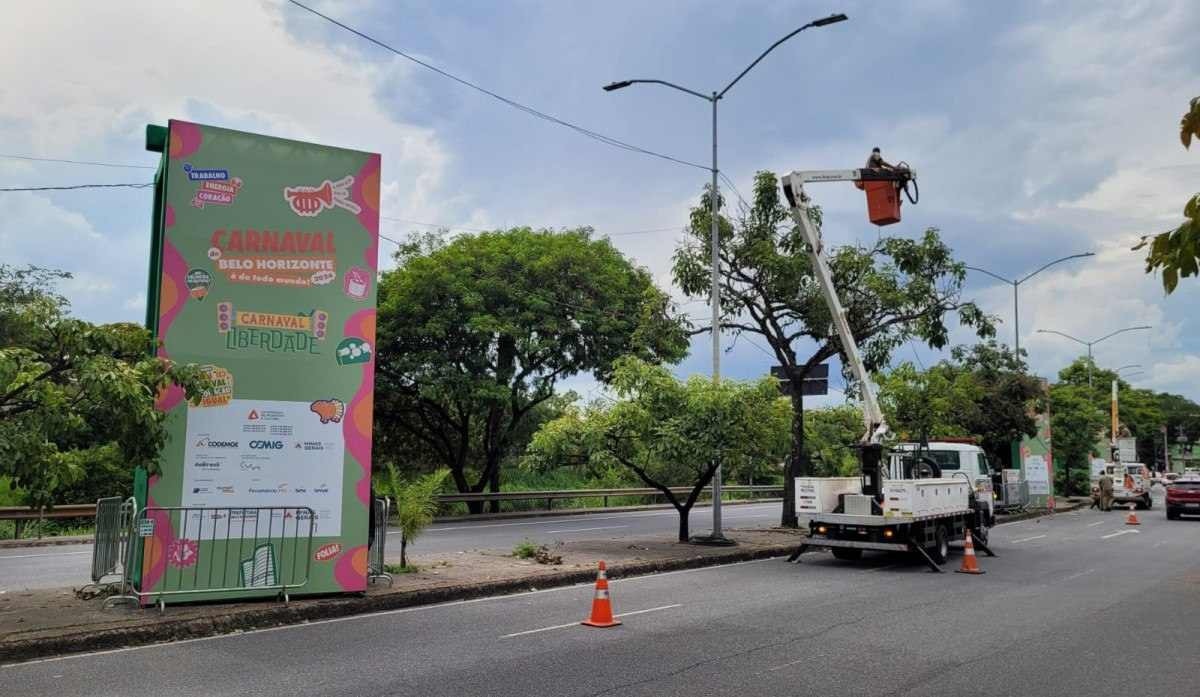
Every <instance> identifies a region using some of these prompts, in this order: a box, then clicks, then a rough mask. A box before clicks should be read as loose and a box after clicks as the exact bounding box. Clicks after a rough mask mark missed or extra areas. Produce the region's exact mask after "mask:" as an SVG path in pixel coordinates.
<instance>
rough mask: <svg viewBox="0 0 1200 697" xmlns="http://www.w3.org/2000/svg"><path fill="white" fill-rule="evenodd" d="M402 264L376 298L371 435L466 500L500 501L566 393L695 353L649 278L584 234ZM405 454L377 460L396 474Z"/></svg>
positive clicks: (484, 241)
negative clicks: (590, 379) (432, 462)
mask: <svg viewBox="0 0 1200 697" xmlns="http://www.w3.org/2000/svg"><path fill="white" fill-rule="evenodd" d="M396 260H397V262H398V266H397V268H396V269H395V270H393V271H390V272H386V273H385V274H384V275H383V278H382V280H381V282H380V286H379V336H380V341H379V355H378V358H377V360H378V363H377V366H376V369H377V373H376V395H377V397H376V408H375V418H376V423H378V424H380V425H381V426H382V428H381V432H383V433H385V434H387V433H389V432H390V433H392V434H393V435H394V434H395V433H396V432H400V433H403V434H405V438H407V439H408V440H409V441H410V442H413V441H416V442H420V443H422V444H423V446H422V447H424V448H425V449H426V451H427V452H428V453H432V454H433V455H435V456H436V461H437V463H438V464H439V465H440V466H445V467H446V468H448V469H449V470H450V476H451V478H452V479H453V480H454V484H455V486H456V487H457V489H458V490H459V491H462V492H467V491H473V492H479V491H483V490H484V489H485V488H488V487H490V488H491V490H492V491H499V489H500V467H501V463H502V461H503V460H504V459H505V457H507V456H510V455H513V454H515V453H516V447H515V446H517V445H519V443H518V441H519V440H520V439H519V436H520V432H521V429H522V428H523V427H524V425H525V424H526V423H527V420H528V419H529V418H530V416H531V414H532V413H533V412H534V410H535V409H537V407H538V405H540V404H543V403H545V402H547V400H550V399H551V398H552V397H553V396H554V387H555V385H556V384H557V383H558V381H559V380H562V379H563V378H566V377H569V376H571V375H576V374H579V373H591V374H592V375H594V376H595V377H596V378H597V379H600V380H606V379H608V378H609V377H610V375H611V372H612V364H613V361H614V360H615V359H616V358H617V357H619V356H621V355H624V354H632V355H636V356H639V357H641V358H644V359H646V360H649V361H664V360H665V361H676V360H678V359H679V358H681V357H682V356H683V355H684V353H685V352H686V337H685V336H684V334H683V332H682V329H681V328H680V325H679V323H678V322H677V321H675V320H673V319H671V318H670V317H669V316H668V310H669V302H668V297H667V296H666V295H665V294H664V293H662V292H661V291H660V290H658V289H657V288H656V287H655V286H654V283H653V280H652V279H651V276H650V273H649V272H648V271H646V270H645V269H642V268H639V267H636V266H634V265H633V264H632V263H631V262H630V261H629V260H628V259H626V258H625V257H624V256H622V255H621V254H620V253H619V252H618V251H617V250H616V249H615V248H613V246H612V245H611V244H610V243H609V242H608V241H607V240H594V239H592V238H591V230H590V229H589V228H580V229H577V230H569V231H564V232H554V231H550V230H532V229H529V228H514V229H511V230H502V231H496V232H488V233H482V234H479V235H475V236H464V237H458V238H456V239H454V240H453V241H451V242H448V243H444V242H441V241H439V240H437V239H436V238H432V237H425V238H422V239H419V240H417V241H415V242H413V243H411V244H408V245H405V246H404V247H403V248H401V250H400V251H399V252H397V255H396ZM397 442H399V443H403V441H402V440H397V439H396V438H394V437H393V438H391V439H388V438H384V439H383V440H381V442H380V447H381V451H382V454H383V455H384V456H385V457H388V458H390V459H394V460H396V461H401V460H399V458H398V457H395V458H393V457H392V455H393V453H391V452H390V451H389V447H390V446H391V445H392V444H393V443H397ZM479 510H481V507H479V506H473V507H472V511H474V512H478V511H479Z"/></svg>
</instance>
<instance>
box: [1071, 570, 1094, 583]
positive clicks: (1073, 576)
mask: <svg viewBox="0 0 1200 697" xmlns="http://www.w3.org/2000/svg"><path fill="white" fill-rule="evenodd" d="M1095 571H1096V570H1095V569H1087V570H1086V571H1080V572H1079V573H1075V574H1071V575H1070V576H1067V577H1066V578H1064V579H1063V580H1064V581H1074V580H1075V579H1077V578H1079V577H1080V576H1087V575H1088V574H1090V573H1093V572H1095Z"/></svg>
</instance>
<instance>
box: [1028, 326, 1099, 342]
mask: <svg viewBox="0 0 1200 697" xmlns="http://www.w3.org/2000/svg"><path fill="white" fill-rule="evenodd" d="M1037 333H1038V334H1058V335H1059V336H1065V337H1066V338H1068V339H1070V340H1071V341H1075V342H1078V343H1080V344H1083V345H1084V346H1087V345H1088V343H1089V342H1087V341H1084V340H1083V339H1076V338H1075V337H1073V336H1071V335H1070V334H1064V333H1062V332H1060V331H1056V330H1054V329H1039V330H1037ZM1090 343H1093V344H1094V343H1096V342H1094V341H1093V342H1090Z"/></svg>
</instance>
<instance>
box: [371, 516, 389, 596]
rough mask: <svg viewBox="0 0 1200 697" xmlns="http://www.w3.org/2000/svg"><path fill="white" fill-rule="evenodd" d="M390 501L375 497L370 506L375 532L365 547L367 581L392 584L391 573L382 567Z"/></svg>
mask: <svg viewBox="0 0 1200 697" xmlns="http://www.w3.org/2000/svg"><path fill="white" fill-rule="evenodd" d="M391 505H392V502H391V501H390V500H388V498H387V497H386V496H385V497H382V498H377V499H375V503H374V505H373V506H372V507H371V515H372V516H374V520H375V534H374V535H373V536H372V537H371V540H370V542H369V544H368V547H367V582H368V583H374V582H376V581H387V584H388V585H389V586H390V585H392V575H391V574H389V573H388V572H387V571H386V570H385V569H384V556H383V555H384V551H385V548H386V547H387V530H388V517H389V516H390V515H391Z"/></svg>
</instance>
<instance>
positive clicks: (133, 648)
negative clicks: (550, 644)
mask: <svg viewBox="0 0 1200 697" xmlns="http://www.w3.org/2000/svg"><path fill="white" fill-rule="evenodd" d="M776 559H780V557H767V558H766V559H751V560H750V561H739V562H734V563H733V564H717V565H715V566H702V567H700V568H698V569H681V570H679V571H667V572H664V573H661V574H646V575H645V576H632V577H630V578H618V579H612V581H611V583H614V584H616V583H631V582H633V581H642V580H646V579H655V578H662V577H663V576H673V575H675V574H694V573H698V572H701V571H719V570H721V569H728V568H729V567H731V566H745V565H746V564H760V563H762V562H766V561H775V560H776ZM594 583H595V581H584V582H582V583H576V584H573V585H570V586H557V587H555V588H542V589H541V590H534V591H526V592H524V593H510V594H506V595H489V596H488V597H486V598H471V599H469V600H451V601H449V602H445V603H435V604H433V605H417V606H415V607H402V608H398V609H396V610H382V611H380V612H368V613H365V614H362V615H349V616H347V617H331V618H329V619H326V620H313V621H311V622H305V623H303V624H286V625H282V626H279V627H266V628H263V629H252V630H249V631H245V632H235V633H230V634H217V635H216V636H205V637H196V638H195V639H179V640H177V641H171V642H167V643H161V644H146V645H145V646H128V647H126V648H122V649H107V650H105V651H91V652H88V653H73V654H70V655H68V656H53V657H51V658H38V659H34V660H32V661H22V662H20V663H0V670H5V669H14V668H20V667H22V666H30V665H36V664H38V663H56V662H58V661H70V660H73V659H76V658H90V657H93V656H107V655H109V654H114V653H128V652H130V651H145V650H148V649H161V648H165V647H174V646H178V645H180V644H193V643H196V642H200V641H217V640H219V639H230V638H233V637H244V636H248V635H250V634H266V633H267V632H283V631H287V630H289V629H304V628H306V627H314V626H317V625H322V624H334V623H336V622H354V621H356V620H366V619H373V618H375V617H386V616H389V615H406V614H409V613H412V612H427V611H429V610H439V609H442V608H447V607H455V606H458V605H474V604H475V603H486V602H491V601H496V600H513V599H520V598H525V597H528V596H530V595H540V594H542V593H558V592H561V591H569V590H578V589H579V588H582V587H584V586H591V585H593V584H594Z"/></svg>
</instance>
